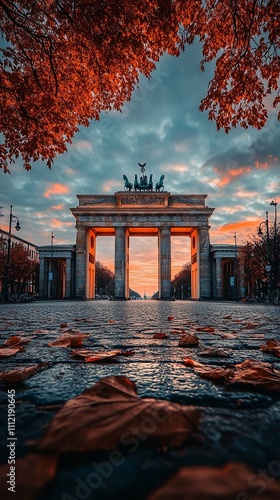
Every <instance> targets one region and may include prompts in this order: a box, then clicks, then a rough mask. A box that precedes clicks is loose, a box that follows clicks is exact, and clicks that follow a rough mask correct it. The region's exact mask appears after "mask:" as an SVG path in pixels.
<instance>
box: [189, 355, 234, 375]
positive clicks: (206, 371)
mask: <svg viewBox="0 0 280 500" xmlns="http://www.w3.org/2000/svg"><path fill="white" fill-rule="evenodd" d="M183 363H184V365H186V366H191V367H192V368H194V369H195V371H196V372H197V373H199V375H201V376H202V377H205V378H209V379H213V380H228V378H229V375H230V369H229V368H218V367H215V368H213V367H212V366H211V365H205V364H203V363H199V362H198V361H195V360H194V359H191V358H184V360H183Z"/></svg>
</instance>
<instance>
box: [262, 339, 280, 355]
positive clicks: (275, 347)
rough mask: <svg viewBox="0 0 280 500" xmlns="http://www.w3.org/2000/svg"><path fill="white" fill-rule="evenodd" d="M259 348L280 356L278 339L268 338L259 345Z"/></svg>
mask: <svg viewBox="0 0 280 500" xmlns="http://www.w3.org/2000/svg"><path fill="white" fill-rule="evenodd" d="M260 349H261V350H262V351H264V352H270V353H271V354H274V356H277V358H280V341H279V340H275V339H269V340H267V341H266V342H265V343H264V344H261V345H260Z"/></svg>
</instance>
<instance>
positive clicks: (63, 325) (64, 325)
mask: <svg viewBox="0 0 280 500" xmlns="http://www.w3.org/2000/svg"><path fill="white" fill-rule="evenodd" d="M67 326H68V323H61V325H60V328H67Z"/></svg>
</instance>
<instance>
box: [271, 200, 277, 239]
mask: <svg viewBox="0 0 280 500" xmlns="http://www.w3.org/2000/svg"><path fill="white" fill-rule="evenodd" d="M270 205H271V206H274V240H275V241H276V236H277V202H276V200H274V201H271V202H270Z"/></svg>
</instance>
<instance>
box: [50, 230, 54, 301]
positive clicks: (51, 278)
mask: <svg viewBox="0 0 280 500" xmlns="http://www.w3.org/2000/svg"><path fill="white" fill-rule="evenodd" d="M53 239H54V235H53V232H52V234H51V260H50V270H49V284H50V299H53V274H54V273H53Z"/></svg>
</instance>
